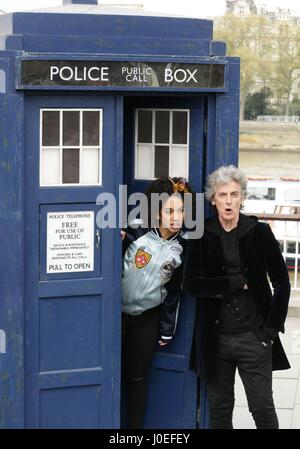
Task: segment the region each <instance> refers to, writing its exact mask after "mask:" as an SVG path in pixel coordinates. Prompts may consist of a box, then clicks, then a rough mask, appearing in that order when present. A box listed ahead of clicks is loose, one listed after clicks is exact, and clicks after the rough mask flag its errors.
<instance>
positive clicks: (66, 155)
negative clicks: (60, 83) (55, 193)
mask: <svg viewBox="0 0 300 449" xmlns="http://www.w3.org/2000/svg"><path fill="white" fill-rule="evenodd" d="M52 131H53V133H51V132H52ZM101 140H102V109H57V110H43V109H42V110H41V150H40V171H41V173H40V184H41V185H42V186H47V185H48V186H51V185H64V184H85V185H87V184H89V185H99V184H100V183H101V182H102V141H101ZM83 142H85V145H83ZM46 143H48V145H45V144H46ZM54 143H56V145H55V146H56V148H55V151H54V149H53V151H52V152H50V151H48V150H50V149H52V148H51V147H52V146H54ZM49 146H50V148H49ZM87 146H88V147H90V148H87Z"/></svg>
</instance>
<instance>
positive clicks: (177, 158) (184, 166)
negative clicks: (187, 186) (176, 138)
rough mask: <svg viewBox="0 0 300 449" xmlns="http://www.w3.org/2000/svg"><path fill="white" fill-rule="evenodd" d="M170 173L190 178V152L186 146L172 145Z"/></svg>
mask: <svg viewBox="0 0 300 449" xmlns="http://www.w3.org/2000/svg"><path fill="white" fill-rule="evenodd" d="M170 159H171V160H170V175H169V176H172V177H173V176H178V177H180V178H188V153H187V148H186V147H172V149H171V151H170Z"/></svg>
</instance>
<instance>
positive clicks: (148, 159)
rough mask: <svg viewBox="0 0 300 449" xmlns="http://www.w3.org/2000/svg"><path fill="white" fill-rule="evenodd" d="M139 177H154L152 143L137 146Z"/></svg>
mask: <svg viewBox="0 0 300 449" xmlns="http://www.w3.org/2000/svg"><path fill="white" fill-rule="evenodd" d="M137 177H138V178H142V179H151V178H153V149H152V145H139V146H138V148H137Z"/></svg>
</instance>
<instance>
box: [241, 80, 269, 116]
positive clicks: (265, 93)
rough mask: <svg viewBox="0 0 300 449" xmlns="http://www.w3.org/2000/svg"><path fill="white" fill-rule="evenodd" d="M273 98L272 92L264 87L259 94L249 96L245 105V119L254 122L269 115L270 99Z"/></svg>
mask: <svg viewBox="0 0 300 449" xmlns="http://www.w3.org/2000/svg"><path fill="white" fill-rule="evenodd" d="M271 96H272V91H271V89H269V88H268V87H263V88H262V89H261V90H260V91H259V92H255V93H254V94H252V95H248V97H247V98H246V105H245V119H246V120H253V119H256V117H257V116H258V115H268V114H269V113H270V112H272V111H271V109H270V107H269V103H268V99H269V98H270V97H271Z"/></svg>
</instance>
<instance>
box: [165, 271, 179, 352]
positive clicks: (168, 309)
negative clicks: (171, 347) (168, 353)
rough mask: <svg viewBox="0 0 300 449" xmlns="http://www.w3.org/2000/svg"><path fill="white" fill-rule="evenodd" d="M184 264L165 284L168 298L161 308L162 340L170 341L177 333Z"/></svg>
mask: <svg viewBox="0 0 300 449" xmlns="http://www.w3.org/2000/svg"><path fill="white" fill-rule="evenodd" d="M182 275H183V263H182V264H181V265H180V266H179V267H178V268H176V270H174V273H173V275H172V278H171V279H170V281H169V282H167V283H166V284H165V288H166V289H167V292H168V293H167V296H166V298H165V300H164V302H163V303H162V304H161V307H160V336H161V337H160V339H161V340H162V341H164V342H166V343H167V342H168V341H170V340H171V339H172V338H173V336H174V334H175V331H176V325H177V318H178V311H179V305H180V299H181V295H182Z"/></svg>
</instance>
